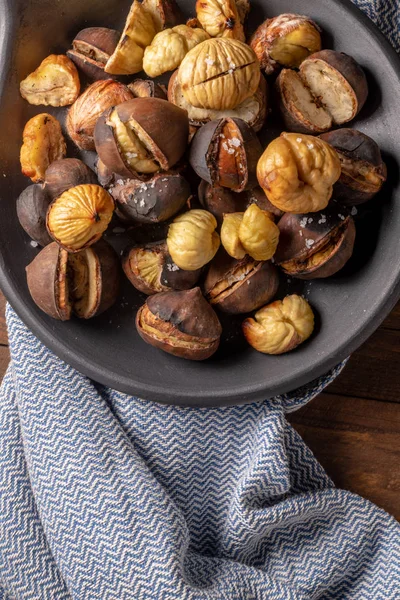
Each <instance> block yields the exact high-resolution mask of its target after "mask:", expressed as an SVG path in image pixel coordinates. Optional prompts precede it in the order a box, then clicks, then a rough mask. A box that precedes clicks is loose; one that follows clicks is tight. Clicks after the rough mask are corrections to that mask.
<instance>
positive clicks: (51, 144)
mask: <svg viewBox="0 0 400 600" xmlns="http://www.w3.org/2000/svg"><path fill="white" fill-rule="evenodd" d="M22 138H23V145H22V147H21V156H20V160H21V169H22V173H23V174H24V175H26V176H27V177H30V178H31V179H32V181H33V182H34V183H40V182H42V181H44V178H45V174H46V170H47V168H48V167H49V165H51V163H52V162H54V161H55V160H59V159H60V158H64V156H65V154H66V152H67V146H66V143H65V139H64V136H63V134H62V130H61V125H60V123H59V122H58V121H57V119H56V118H55V117H52V116H51V115H49V114H47V113H42V114H40V115H36V116H35V117H32V119H30V120H29V121H28V122H27V124H26V125H25V128H24V132H23V135H22Z"/></svg>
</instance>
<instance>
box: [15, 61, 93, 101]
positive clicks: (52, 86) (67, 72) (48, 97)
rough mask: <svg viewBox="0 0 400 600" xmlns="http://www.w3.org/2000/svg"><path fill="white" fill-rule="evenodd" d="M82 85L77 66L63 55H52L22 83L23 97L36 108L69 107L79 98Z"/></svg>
mask: <svg viewBox="0 0 400 600" xmlns="http://www.w3.org/2000/svg"><path fill="white" fill-rule="evenodd" d="M80 88H81V84H80V81H79V75H78V71H77V70H76V68H75V65H74V64H73V63H72V62H71V61H70V60H69V58H67V57H66V56H64V55H63V54H60V55H56V54H51V55H50V56H48V57H47V58H45V59H44V61H43V62H42V63H41V64H40V65H39V66H38V68H37V69H36V71H34V72H33V73H31V74H30V75H28V77H27V78H26V79H24V80H23V81H21V84H20V92H21V96H22V97H23V98H25V100H27V101H28V102H29V104H35V105H36V106H38V105H40V104H44V105H45V106H68V105H69V104H72V103H73V102H75V100H76V99H77V97H78V96H79V91H80Z"/></svg>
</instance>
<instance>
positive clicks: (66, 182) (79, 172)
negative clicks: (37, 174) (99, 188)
mask: <svg viewBox="0 0 400 600" xmlns="http://www.w3.org/2000/svg"><path fill="white" fill-rule="evenodd" d="M84 183H93V184H97V183H98V181H97V177H96V174H95V173H94V172H93V171H92V169H89V167H88V166H87V165H85V163H84V162H82V161H81V160H79V159H78V158H63V159H61V160H55V161H54V162H53V163H51V165H50V166H49V167H48V168H47V170H46V177H45V181H44V187H45V190H46V191H47V192H48V194H49V196H50V198H51V199H52V200H54V199H55V198H58V196H61V194H62V193H63V192H66V191H67V190H69V189H70V188H72V187H76V186H77V185H83V184H84Z"/></svg>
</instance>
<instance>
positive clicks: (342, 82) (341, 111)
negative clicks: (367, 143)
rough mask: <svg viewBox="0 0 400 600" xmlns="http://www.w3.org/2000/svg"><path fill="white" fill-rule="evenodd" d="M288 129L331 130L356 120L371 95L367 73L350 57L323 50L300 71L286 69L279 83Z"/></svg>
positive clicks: (308, 60)
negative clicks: (335, 126)
mask: <svg viewBox="0 0 400 600" xmlns="http://www.w3.org/2000/svg"><path fill="white" fill-rule="evenodd" d="M277 90H278V95H279V102H280V107H281V111H282V115H283V119H284V121H285V125H286V127H287V129H289V130H290V131H296V132H299V133H303V132H305V133H307V132H313V133H320V132H323V131H328V129H330V128H331V127H332V124H334V123H335V124H336V125H343V124H344V123H348V122H349V121H351V120H352V119H354V118H355V117H356V115H357V114H358V113H359V112H360V110H361V109H362V107H363V106H364V104H365V101H366V99H367V96H368V84H367V79H366V76H365V73H364V71H363V70H362V68H361V67H360V65H359V64H358V63H357V62H356V61H355V60H354V58H352V57H351V56H349V55H347V54H344V53H342V52H335V51H333V50H322V51H321V52H317V53H315V54H313V55H311V56H310V57H309V58H307V59H306V60H304V61H303V62H302V64H301V66H300V72H299V73H297V72H295V71H290V70H284V71H282V73H281V74H280V76H279V78H278V80H277Z"/></svg>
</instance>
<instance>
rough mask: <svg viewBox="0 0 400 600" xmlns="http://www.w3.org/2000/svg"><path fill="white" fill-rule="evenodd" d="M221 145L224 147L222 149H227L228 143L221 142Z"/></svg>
mask: <svg viewBox="0 0 400 600" xmlns="http://www.w3.org/2000/svg"><path fill="white" fill-rule="evenodd" d="M222 147H223V149H224V150H226V151H228V150H229V148H228V144H227V143H226V142H222Z"/></svg>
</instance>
